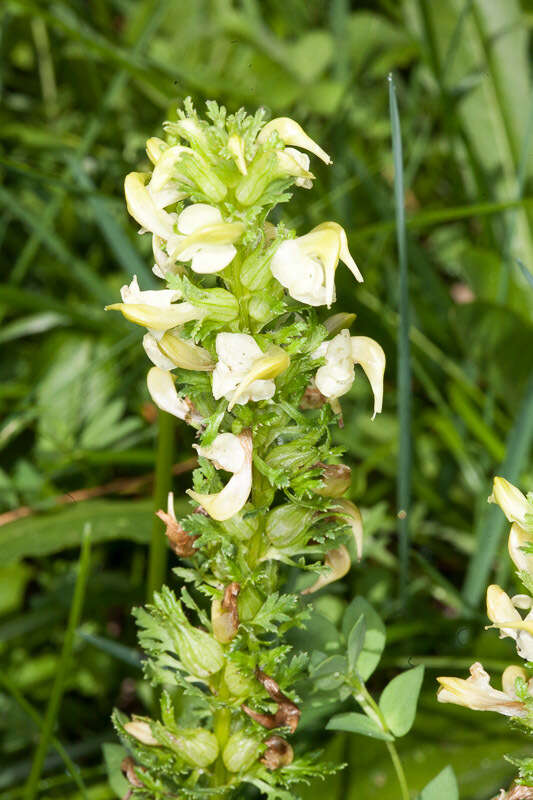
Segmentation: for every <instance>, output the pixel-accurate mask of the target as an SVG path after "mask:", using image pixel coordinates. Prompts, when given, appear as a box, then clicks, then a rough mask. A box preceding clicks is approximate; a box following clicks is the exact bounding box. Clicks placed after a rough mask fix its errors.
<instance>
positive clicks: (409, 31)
mask: <svg viewBox="0 0 533 800" xmlns="http://www.w3.org/2000/svg"><path fill="white" fill-rule="evenodd" d="M0 19H1V23H2V25H1V41H2V59H1V71H0V91H1V94H2V104H1V106H0V176H1V181H0V242H1V252H2V284H1V285H0V315H1V317H2V327H1V329H0V342H1V343H2V346H3V348H2V349H3V354H4V356H3V359H2V362H1V366H0V375H1V386H0V404H1V409H2V421H1V423H0V448H1V457H2V461H1V464H2V467H1V469H0V513H1V514H2V516H1V517H0V522H1V523H2V525H1V527H0V554H1V562H0V563H1V566H0V615H1V616H0V658H1V660H2V668H1V674H0V709H1V713H0V749H1V752H2V753H3V755H2V756H1V759H2V761H3V764H4V766H3V767H2V769H1V771H0V791H1V794H0V797H1V798H3V799H4V800H8V798H13V799H14V798H18V797H21V796H22V794H23V789H22V787H23V785H24V781H25V780H26V778H27V776H28V773H29V769H30V765H31V756H32V751H33V748H34V746H35V743H36V741H37V739H38V731H39V726H40V724H41V723H42V715H43V712H44V708H45V706H46V702H47V698H48V696H49V694H50V688H51V683H52V680H53V677H54V674H55V671H56V669H57V665H58V658H59V651H60V647H61V642H62V638H63V635H64V630H65V624H66V618H67V615H68V612H69V608H70V604H71V598H72V591H73V586H74V581H75V566H76V563H77V558H78V548H79V543H80V539H81V534H82V531H83V529H84V526H85V525H86V524H87V523H90V524H91V526H92V540H93V549H92V562H91V575H90V580H89V584H88V589H87V594H86V598H85V608H84V615H83V624H82V626H81V628H79V630H78V632H77V636H76V639H75V644H74V655H75V660H74V666H73V667H72V669H71V670H70V672H69V675H68V679H67V682H66V686H65V696H64V699H63V703H62V705H61V709H60V712H59V722H58V727H57V731H56V733H57V737H58V739H59V740H60V741H61V742H62V743H63V745H64V746H65V748H66V750H67V752H68V753H69V754H70V757H71V758H72V759H73V760H74V761H75V762H76V763H77V764H78V765H79V767H80V770H81V773H80V775H81V776H82V783H83V784H84V785H85V789H84V790H83V791H85V793H86V796H87V797H91V798H95V799H96V798H102V799H103V798H111V797H114V796H115V794H114V793H113V790H112V789H111V788H109V787H108V785H107V780H106V776H105V768H104V766H103V761H102V744H104V743H106V742H112V741H113V734H112V732H111V728H110V724H109V713H110V710H111V708H112V706H113V705H118V706H119V707H120V708H122V709H124V710H126V711H128V712H130V713H131V712H132V711H136V710H137V711H138V710H140V709H141V708H142V707H143V703H145V702H149V700H150V698H149V692H148V690H147V687H146V686H145V685H144V684H143V683H142V681H140V679H139V678H140V673H139V672H138V670H137V669H136V667H135V666H134V664H135V663H136V659H135V654H134V653H133V651H132V650H131V648H133V647H134V646H135V637H134V630H133V626H132V623H131V620H130V619H129V609H130V607H131V605H132V604H134V603H139V602H141V601H142V600H143V597H144V573H145V560H146V543H147V542H148V540H149V537H150V530H151V525H152V511H151V500H150V492H151V477H152V476H151V471H152V468H153V462H154V445H155V437H156V425H155V419H156V412H155V409H154V407H153V406H152V405H151V404H150V403H149V402H148V400H149V398H148V395H147V391H146V388H145V373H146V368H147V364H146V360H145V357H144V354H143V353H142V351H141V349H140V348H139V338H140V334H139V335H138V334H137V333H136V332H132V330H131V327H130V326H128V325H127V324H125V323H124V324H123V321H122V320H121V319H118V318H117V316H116V315H114V316H110V315H106V314H105V312H104V311H103V306H104V305H105V304H106V303H109V302H113V301H114V300H115V299H116V297H117V293H118V290H119V287H120V286H121V284H123V283H125V282H127V281H128V282H129V279H130V278H131V276H132V275H133V274H137V275H138V277H139V280H140V282H141V284H142V285H143V287H144V288H147V287H148V286H149V285H150V284H151V283H152V282H153V277H152V275H151V272H150V266H151V254H150V252H149V242H148V241H147V239H146V238H142V239H140V238H138V237H137V235H136V232H135V229H136V226H135V225H134V224H133V223H132V222H131V220H130V219H128V216H127V213H126V210H125V206H124V201H123V196H122V183H123V178H124V175H125V174H126V173H127V172H129V171H131V170H137V169H143V167H145V166H147V159H146V155H145V153H144V141H145V139H146V138H147V137H148V136H150V135H157V134H158V133H160V131H161V123H162V121H163V120H164V119H172V118H173V117H174V116H175V113H176V111H175V110H176V106H177V105H178V104H180V103H181V102H182V101H183V99H184V97H185V96H187V95H189V94H190V95H191V96H192V97H193V99H194V100H195V102H196V103H197V104H198V106H199V107H200V108H201V107H202V105H203V101H204V100H205V99H206V98H212V99H216V100H217V101H218V102H220V103H223V104H225V105H226V106H227V107H228V109H229V110H230V111H234V110H236V109H237V108H238V107H240V106H241V105H244V106H246V107H247V108H248V109H249V110H250V111H253V110H254V109H255V108H256V107H257V106H259V105H262V106H266V107H267V108H268V109H269V111H270V112H271V114H272V115H273V116H281V115H288V116H291V117H293V118H295V119H297V120H298V121H299V122H300V123H301V124H302V125H303V126H304V127H305V129H306V130H307V131H308V133H309V134H310V135H311V136H312V137H313V138H315V139H316V140H317V141H319V142H320V144H321V145H322V146H323V147H324V148H325V149H326V150H327V151H328V152H329V153H330V154H331V155H332V157H333V160H334V165H333V167H332V168H329V169H326V168H325V167H322V165H317V163H316V162H315V163H314V165H313V169H314V170H315V172H316V174H317V181H316V184H315V188H314V191H313V192H312V193H310V194H307V193H306V192H303V191H302V192H299V193H298V194H297V195H296V196H295V197H294V199H293V201H292V202H291V204H290V206H288V207H286V208H282V209H281V210H280V211H279V216H280V218H283V219H284V220H285V221H286V222H287V223H288V224H289V225H290V226H293V227H295V228H297V229H298V231H299V232H300V233H302V232H304V231H306V230H307V229H308V228H309V227H311V226H313V225H315V224H317V223H318V222H319V221H322V220H323V219H327V218H334V219H336V220H337V221H339V222H340V223H341V224H342V225H343V226H344V227H345V228H346V229H347V231H348V234H349V240H350V246H351V250H352V253H353V254H354V256H355V258H356V260H357V262H358V264H359V266H360V267H361V269H362V271H363V274H364V276H365V283H364V284H363V285H362V286H358V285H355V284H354V283H353V281H352V280H351V279H350V277H349V275H348V274H347V273H343V271H342V270H339V272H338V298H339V309H342V310H350V311H354V312H355V313H357V321H356V323H355V328H356V332H361V333H364V334H365V335H370V336H373V337H375V338H376V339H378V340H379V341H380V342H381V343H382V344H383V346H384V348H385V350H386V351H387V354H388V369H387V374H386V393H385V411H384V413H383V414H382V415H381V417H380V418H379V419H377V420H376V421H374V422H371V421H370V419H369V416H370V414H369V410H370V397H369V390H368V387H367V386H366V383H365V381H364V380H360V381H358V382H356V384H355V385H354V389H353V391H352V393H351V394H350V396H349V397H348V398H346V402H345V403H343V406H344V416H345V426H344V429H343V430H341V431H339V433H338V442H339V443H342V444H343V445H344V447H345V448H346V451H347V460H348V462H349V463H350V464H351V465H352V467H353V476H354V477H353V483H352V489H351V497H352V498H353V499H354V500H355V502H357V503H358V504H360V506H361V507H362V509H363V511H364V515H365V521H366V547H365V549H366V554H365V558H364V560H363V562H362V563H361V564H360V565H359V566H356V567H354V569H353V570H352V572H351V573H350V575H349V576H348V578H347V579H346V580H345V581H344V582H343V584H342V585H335V586H334V588H333V590H332V591H330V592H329V593H327V594H325V595H324V596H323V597H320V596H318V597H317V600H316V603H315V606H316V608H317V610H318V611H319V612H320V613H321V614H322V615H323V617H324V616H325V617H326V618H328V619H329V620H331V621H333V622H336V621H337V620H338V619H339V617H340V614H341V613H342V609H343V608H344V606H345V604H346V599H349V598H350V597H351V596H353V594H354V593H356V592H357V593H359V594H364V595H366V596H367V597H368V599H369V600H370V601H371V602H372V603H373V604H374V606H375V607H376V608H377V609H378V611H379V612H380V614H381V615H382V616H383V617H384V619H385V620H386V622H387V628H388V644H387V649H386V653H385V659H384V662H383V663H382V668H381V671H378V673H377V674H376V676H375V677H374V678H373V681H374V683H375V688H376V689H377V690H379V688H380V686H381V685H383V684H384V683H385V681H386V680H387V679H388V678H390V677H391V676H392V675H393V674H394V672H395V670H397V669H398V668H400V667H405V666H408V665H413V664H416V663H424V664H426V665H427V667H428V669H427V670H426V682H425V691H424V694H423V698H422V703H421V708H420V714H419V717H418V720H417V724H416V726H415V728H414V729H413V731H412V732H411V734H410V735H409V736H408V737H406V739H405V740H404V743H403V746H402V750H401V755H402V757H403V758H404V759H405V763H406V767H407V773H408V777H409V779H410V784H411V786H412V787H413V789H419V788H420V787H421V786H423V785H424V784H425V783H426V782H427V781H428V780H429V779H430V778H431V777H432V776H433V775H435V774H436V773H437V772H438V771H439V769H441V768H442V767H443V766H444V765H445V764H446V763H448V762H451V763H452V764H453V765H454V768H455V769H456V773H457V775H458V779H459V783H460V787H461V798H464V799H465V800H485V798H488V797H489V796H490V795H491V794H493V793H495V792H496V790H497V789H498V788H499V787H500V786H503V785H505V784H506V783H507V782H508V781H509V780H510V777H511V776H512V773H513V769H512V766H510V765H509V764H506V763H505V762H504V761H503V760H502V755H503V754H504V753H511V754H517V753H520V752H522V751H523V747H524V745H523V742H521V740H520V738H517V737H516V734H515V733H514V732H513V731H512V730H510V729H509V728H508V727H506V725H505V723H504V722H503V721H502V720H501V719H497V718H493V716H492V715H490V714H487V715H479V714H477V715H476V716H473V715H472V713H471V712H465V713H462V711H461V710H460V709H456V708H453V707H450V706H440V707H439V706H438V705H437V703H436V700H435V683H434V677H435V675H436V674H442V673H443V672H444V674H448V673H453V672H456V673H457V674H459V673H461V674H462V673H464V672H465V671H466V669H467V667H468V665H469V664H470V663H471V661H473V660H474V657H475V658H481V659H482V660H483V662H484V664H485V666H486V667H487V668H488V669H490V671H492V672H493V673H494V674H496V675H497V674H498V671H500V670H501V669H502V668H503V667H504V666H505V665H506V664H507V663H508V662H509V661H511V660H512V658H513V656H514V654H513V652H512V649H511V647H510V646H507V645H506V644H505V643H499V642H498V640H497V638H496V634H495V633H494V632H487V633H480V631H481V630H482V626H483V624H484V620H485V617H484V613H483V610H482V608H481V607H480V606H481V603H482V598H483V593H484V589H485V586H486V584H487V583H488V582H489V580H490V579H493V577H494V574H496V577H497V579H498V580H499V581H500V582H502V583H503V584H506V583H507V584H511V585H512V583H513V578H512V576H511V575H510V570H509V567H508V559H507V557H506V555H505V554H504V550H503V547H504V542H503V533H504V526H503V524H502V519H501V517H503V515H498V514H496V515H494V514H493V513H492V511H491V509H490V508H487V506H486V497H487V495H488V494H489V490H490V482H491V477H492V476H493V475H494V474H495V473H501V472H503V473H504V474H506V475H507V477H509V478H511V479H515V482H519V483H520V485H521V486H522V488H524V489H526V490H527V489H533V469H532V462H531V459H530V455H531V441H532V437H533V381H532V376H533V346H532V341H533V335H532V334H533V315H532V311H531V309H532V297H533V288H531V283H532V279H531V275H530V274H529V271H533V181H532V176H533V157H532V152H533V147H532V141H531V140H532V138H533V94H532V82H531V27H532V25H533V7H532V5H531V2H530V0H522V2H520V1H519V0H404V2H393V0H374V1H373V2H372V0H368V2H359V1H356V0H353V2H349V1H348V0H329V2H323V1H321V0H283V1H282V0H262V2H259V0H240V2H239V1H238V0H234V1H233V2H232V0H191V1H190V2H180V0H91V2H87V1H85V2H84V1H83V0H64V2H55V0H42V1H41V2H39V0H4V2H3V3H2V5H1V7H0ZM390 71H393V72H394V75H395V81H396V87H397V93H398V102H399V107H400V120H401V126H402V136H403V147H404V176H403V177H404V183H405V190H406V191H405V206H406V212H407V235H408V252H409V292H410V303H411V323H412V327H411V333H410V338H411V347H412V354H411V356H412V362H411V369H412V374H413V380H412V390H411V402H412V411H413V429H412V450H413V454H412V460H409V459H406V458H405V454H402V453H398V425H397V415H396V407H397V381H396V375H397V367H398V364H397V358H396V339H397V331H398V324H399V320H398V292H399V285H398V267H397V251H396V240H395V223H394V198H393V180H394V167H393V157H392V148H391V130H390V122H389V110H388V85H387V83H388V82H387V76H388V74H389V72H390ZM191 441H192V440H191V435H190V433H189V432H188V431H187V430H185V427H184V426H183V427H181V426H180V428H179V431H178V440H177V453H178V456H177V462H178V466H177V468H176V472H177V473H178V474H177V476H176V478H175V486H174V488H175V491H176V492H177V493H178V494H179V493H180V492H183V490H184V488H185V487H186V486H187V485H188V483H189V475H188V470H189V469H190V466H191V465H190V462H189V461H188V459H189V458H190V453H191V450H190V445H191ZM398 459H399V461H398ZM399 469H400V470H408V471H409V473H410V477H411V481H412V493H413V500H412V510H411V513H410V531H411V537H412V551H411V557H410V565H409V570H410V571H409V583H408V586H409V602H408V605H407V609H403V610H402V608H401V606H400V605H399V603H398V559H397V537H396V514H397V508H396V500H395V496H396V483H397V475H398V470H399ZM171 580H172V579H171ZM323 617H322V619H323ZM28 703H29V704H30V705H31V706H32V707H33V708H34V710H35V712H36V713H37V716H35V715H34V718H33V719H32V717H31V716H29V715H28V706H27V704H28ZM319 727H321V723H319ZM304 735H308V736H309V737H310V739H311V740H316V741H317V742H320V744H324V741H326V740H325V739H324V735H323V733H322V731H320V730H319V731H318V732H317V731H316V730H315V731H314V732H313V731H312V730H310V731H309V732H308V733H307V734H304ZM327 742H329V743H328V744H327V747H328V750H329V751H330V752H331V754H332V755H333V756H335V757H338V758H339V759H341V760H346V761H348V762H349V767H348V769H347V770H345V771H344V772H343V773H341V774H340V775H339V776H338V777H337V778H335V779H334V780H333V779H332V780H331V783H330V786H328V790H327V791H328V795H329V796H330V797H331V798H333V797H335V798H339V800H340V799H341V798H356V797H357V798H358V800H365V798H369V799H370V798H374V797H376V796H377V794H378V793H379V797H380V798H381V800H388V798H391V800H392V798H394V797H395V796H396V794H395V793H396V785H395V782H394V777H393V776H392V775H391V773H390V769H389V765H388V762H387V754H386V752H385V749H384V747H383V744H382V743H380V742H375V741H372V740H368V739H362V738H361V737H357V736H352V737H345V736H344V735H343V734H337V735H332V737H331V739H329V740H327ZM106 753H107V756H108V759H109V758H111V759H112V756H113V749H112V748H107V750H106ZM80 791H82V790H80V789H79V787H78V788H77V787H76V784H75V783H74V782H73V781H72V778H71V777H70V776H69V775H68V774H67V773H66V771H65V768H64V766H63V764H62V762H61V759H60V757H59V756H58V754H57V752H56V751H55V750H51V751H50V753H49V754H48V756H47V759H46V768H45V771H44V773H43V779H42V782H41V786H40V794H39V796H40V797H50V798H53V797H65V798H67V797H68V798H70V797H72V798H74V797H76V798H78V797H81V796H82V794H80ZM316 791H317V788H316V787H312V790H310V791H309V792H308V794H305V795H304V796H305V797H311V796H313V793H314V792H316Z"/></svg>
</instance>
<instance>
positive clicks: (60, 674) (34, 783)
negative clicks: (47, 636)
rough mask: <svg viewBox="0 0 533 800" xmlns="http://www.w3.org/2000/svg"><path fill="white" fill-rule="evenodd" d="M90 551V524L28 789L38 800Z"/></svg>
mask: <svg viewBox="0 0 533 800" xmlns="http://www.w3.org/2000/svg"><path fill="white" fill-rule="evenodd" d="M90 554H91V534H90V529H89V527H86V529H85V530H84V532H83V540H82V545H81V554H80V560H79V562H78V577H77V579H76V586H75V587H74V596H73V598H72V606H71V608H70V614H69V618H68V624H67V630H66V631H65V638H64V639H63V647H62V649H61V657H60V659H59V664H58V666H57V671H56V675H55V680H54V685H53V687H52V694H51V695H50V700H49V701H48V707H47V709H46V714H45V717H44V722H43V727H42V731H41V737H40V739H39V743H38V745H37V749H36V751H35V755H34V757H33V762H32V765H31V771H30V775H29V777H28V781H27V783H26V786H25V789H24V800H34V798H35V797H36V795H37V791H38V786H39V780H40V777H41V773H42V770H43V766H44V760H45V758H46V753H47V752H48V747H49V744H50V742H51V740H52V733H53V730H54V726H55V723H56V719H57V715H58V712H59V708H60V706H61V700H62V698H63V692H64V690H65V681H66V678H67V674H68V670H69V668H70V658H71V655H72V647H73V645H74V636H75V634H76V628H77V627H78V625H79V623H80V619H81V613H82V609H83V601H84V599H85V590H86V588H87V580H88V578H89V564H90Z"/></svg>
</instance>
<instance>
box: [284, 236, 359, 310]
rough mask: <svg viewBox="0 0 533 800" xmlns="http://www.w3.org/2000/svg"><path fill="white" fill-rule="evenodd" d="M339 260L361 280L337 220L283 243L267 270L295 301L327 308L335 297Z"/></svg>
mask: <svg viewBox="0 0 533 800" xmlns="http://www.w3.org/2000/svg"><path fill="white" fill-rule="evenodd" d="M339 260H341V261H342V262H343V263H344V264H346V266H347V267H348V269H349V270H350V271H351V272H352V274H353V275H354V277H355V279H356V280H357V281H362V280H363V276H362V275H361V273H360V272H359V269H358V268H357V265H356V263H355V261H354V260H353V258H352V256H351V255H350V251H349V250H348V241H347V239H346V232H345V230H344V228H341V226H340V225H338V224H337V223H336V222H323V223H322V224H321V225H318V226H317V227H316V228H313V230H312V231H310V232H309V233H307V234H306V235H305V236H299V237H298V238H297V239H287V240H285V241H284V242H282V243H281V244H280V246H279V247H278V249H277V250H276V252H275V254H274V256H273V258H272V261H271V263H270V269H271V271H272V274H273V276H274V277H275V278H276V279H277V280H278V281H279V282H280V283H281V285H282V286H284V287H285V288H286V289H287V291H288V292H289V294H290V296H291V297H293V298H294V299H295V300H299V301H300V302H301V303H307V304H308V305H310V306H323V305H327V306H328V308H329V307H330V306H331V304H332V302H333V301H334V300H335V270H336V269H337V266H338V263H339Z"/></svg>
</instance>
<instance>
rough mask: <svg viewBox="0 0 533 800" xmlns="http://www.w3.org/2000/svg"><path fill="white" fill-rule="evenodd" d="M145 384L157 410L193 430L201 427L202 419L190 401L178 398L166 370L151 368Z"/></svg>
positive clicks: (170, 376)
mask: <svg viewBox="0 0 533 800" xmlns="http://www.w3.org/2000/svg"><path fill="white" fill-rule="evenodd" d="M146 383H147V385H148V391H149V393H150V397H151V398H152V400H153V401H154V403H155V404H156V406H157V407H158V408H160V409H161V410H162V411H166V412H167V413H168V414H172V415H173V416H174V417H178V419H182V420H184V421H185V422H187V423H188V424H189V425H192V426H193V427H195V428H198V427H199V426H200V425H201V423H202V421H203V418H202V417H201V416H200V414H198V412H197V411H196V409H195V408H194V406H193V405H192V403H191V402H190V400H188V399H187V398H186V397H179V396H178V393H177V391H176V387H175V386H174V381H173V379H172V375H171V374H170V372H168V370H165V369H161V367H152V369H151V370H149V372H148V376H147V379H146Z"/></svg>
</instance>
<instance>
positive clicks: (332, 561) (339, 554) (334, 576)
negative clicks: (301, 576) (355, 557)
mask: <svg viewBox="0 0 533 800" xmlns="http://www.w3.org/2000/svg"><path fill="white" fill-rule="evenodd" d="M324 564H325V565H326V566H327V567H329V571H328V572H325V573H324V572H323V573H322V574H321V575H319V576H318V578H317V579H316V581H315V582H314V583H313V585H312V586H309V587H308V588H307V589H304V590H303V592H302V594H313V593H314V592H318V591H319V589H323V588H324V586H328V584H330V583H333V582H334V581H338V580H340V578H343V577H344V576H345V575H346V573H347V572H349V571H350V567H351V565H352V562H351V560H350V554H349V552H348V550H347V549H346V547H345V546H344V545H343V544H341V546H340V547H336V548H335V549H334V550H329V551H328V552H327V553H326V557H325V558H324Z"/></svg>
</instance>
